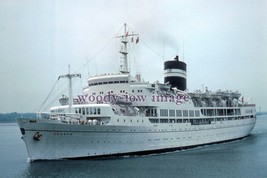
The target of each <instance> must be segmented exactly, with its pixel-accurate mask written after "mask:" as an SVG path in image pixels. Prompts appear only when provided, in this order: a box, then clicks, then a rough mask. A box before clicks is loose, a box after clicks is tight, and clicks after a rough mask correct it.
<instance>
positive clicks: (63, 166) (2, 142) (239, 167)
mask: <svg viewBox="0 0 267 178" xmlns="http://www.w3.org/2000/svg"><path fill="white" fill-rule="evenodd" d="M0 177H1V178H6V177H10V178H13V177H34V178H36V177H55V178H60V177H96V178H97V177H101V178H103V177H108V178H112V177H116V178H117V177H118V178H119V177H122V178H124V177H127V178H137V177H145V178H156V177H162V178H167V177H212V178H213V177H222V178H225V177H242V178H246V177H248V178H251V177H257V178H260V177H267V116H266V115H263V116H258V117H257V124H256V126H255V128H254V130H253V131H252V133H251V135H250V136H248V137H246V138H244V139H242V140H238V141H233V142H228V143H223V144H215V145H209V146H202V147H198V148H194V149H190V150H184V151H175V152H168V153H162V154H153V155H145V156H128V157H127V156H125V157H115V158H108V159H97V160H54V161H33V162H29V161H28V159H27V150H26V147H25V145H24V142H23V140H22V139H21V134H20V131H19V127H18V125H17V124H16V123H2V124H0Z"/></svg>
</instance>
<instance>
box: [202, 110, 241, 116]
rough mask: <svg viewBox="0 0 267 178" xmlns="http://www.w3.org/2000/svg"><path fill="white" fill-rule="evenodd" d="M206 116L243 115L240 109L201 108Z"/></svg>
mask: <svg viewBox="0 0 267 178" xmlns="http://www.w3.org/2000/svg"><path fill="white" fill-rule="evenodd" d="M201 113H202V114H203V115H204V116H232V115H241V111H240V109H201Z"/></svg>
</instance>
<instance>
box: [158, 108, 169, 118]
mask: <svg viewBox="0 0 267 178" xmlns="http://www.w3.org/2000/svg"><path fill="white" fill-rule="evenodd" d="M160 116H164V117H168V109H161V110H160Z"/></svg>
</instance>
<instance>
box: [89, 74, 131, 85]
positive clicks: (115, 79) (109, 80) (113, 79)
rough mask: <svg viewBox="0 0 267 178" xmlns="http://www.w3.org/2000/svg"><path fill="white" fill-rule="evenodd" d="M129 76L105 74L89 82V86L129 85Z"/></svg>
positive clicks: (92, 78)
mask: <svg viewBox="0 0 267 178" xmlns="http://www.w3.org/2000/svg"><path fill="white" fill-rule="evenodd" d="M129 78H130V75H129V74H103V75H99V76H95V77H91V78H89V79H88V80H87V82H88V86H89V87H90V86H95V85H108V84H118V83H129Z"/></svg>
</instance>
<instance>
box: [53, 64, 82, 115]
mask: <svg viewBox="0 0 267 178" xmlns="http://www.w3.org/2000/svg"><path fill="white" fill-rule="evenodd" d="M75 77H80V78H81V74H70V65H69V73H68V74H67V75H61V76H59V77H58V80H59V79H60V78H68V79H69V113H71V106H72V103H73V97H72V82H71V79H72V78H75Z"/></svg>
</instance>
